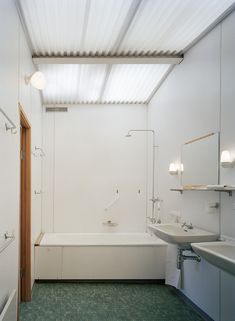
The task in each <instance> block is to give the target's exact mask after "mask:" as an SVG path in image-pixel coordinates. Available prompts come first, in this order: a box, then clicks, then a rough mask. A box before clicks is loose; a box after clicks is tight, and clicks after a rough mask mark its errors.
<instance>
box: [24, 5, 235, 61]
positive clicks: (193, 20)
mask: <svg viewBox="0 0 235 321" xmlns="http://www.w3.org/2000/svg"><path fill="white" fill-rule="evenodd" d="M19 1H20V4H21V8H22V12H23V16H24V18H25V23H26V26H27V29H28V32H29V35H30V38H31V42H32V45H33V55H36V56H40V55H62V56H63V55H75V56H76V55H95V54H96V55H110V54H122V55H127V54H136V55H139V54H142V55H144V54H149V55H152V54H158V53H168V54H170V53H179V52H181V51H183V50H184V49H185V48H186V47H187V46H188V45H189V44H190V43H191V42H192V41H193V40H194V39H196V38H197V37H198V36H199V35H200V34H201V33H202V32H203V31H204V30H205V29H206V28H207V27H208V26H210V25H211V24H212V23H213V22H214V21H215V20H216V19H217V18H218V17H219V16H220V15H221V14H222V13H223V12H224V11H225V10H226V9H228V8H229V7H230V6H231V5H232V4H233V3H234V0H19Z"/></svg>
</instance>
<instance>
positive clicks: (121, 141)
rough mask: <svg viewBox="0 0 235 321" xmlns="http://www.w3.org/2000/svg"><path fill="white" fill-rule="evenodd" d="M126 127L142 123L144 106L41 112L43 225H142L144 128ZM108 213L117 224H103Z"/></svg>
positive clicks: (95, 228) (89, 228)
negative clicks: (129, 134) (132, 131)
mask: <svg viewBox="0 0 235 321" xmlns="http://www.w3.org/2000/svg"><path fill="white" fill-rule="evenodd" d="M131 128H146V106H144V105H139V106H130V105H100V106H92V105H89V106H87V105H85V106H77V107H71V108H69V109H68V112H67V113H46V112H44V113H43V132H44V138H43V148H44V150H45V153H46V155H47V156H46V157H45V159H44V162H43V173H44V174H43V231H54V232H103V231H106V232H112V231H115V232H117V231H120V232H130V231H132V232H142V231H145V222H146V170H147V169H146V166H147V162H146V151H147V147H146V134H145V133H136V134H135V135H133V137H132V138H126V137H125V135H126V133H127V131H128V130H129V129H131ZM116 190H118V192H119V195H120V199H119V200H118V201H117V203H116V204H114V205H113V207H111V208H110V209H109V210H108V211H105V210H104V208H105V207H106V206H107V205H108V204H109V203H110V202H112V201H113V200H114V199H115V197H116ZM139 190H140V193H139V192H138V191H139ZM108 219H111V220H112V221H114V222H117V223H118V226H117V227H115V228H107V227H105V226H104V225H103V224H102V223H103V222H104V221H105V220H108Z"/></svg>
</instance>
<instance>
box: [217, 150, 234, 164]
mask: <svg viewBox="0 0 235 321" xmlns="http://www.w3.org/2000/svg"><path fill="white" fill-rule="evenodd" d="M220 163H221V166H222V167H232V166H233V165H234V159H233V157H232V155H231V153H230V152H229V151H228V150H223V151H222V153H221V157H220Z"/></svg>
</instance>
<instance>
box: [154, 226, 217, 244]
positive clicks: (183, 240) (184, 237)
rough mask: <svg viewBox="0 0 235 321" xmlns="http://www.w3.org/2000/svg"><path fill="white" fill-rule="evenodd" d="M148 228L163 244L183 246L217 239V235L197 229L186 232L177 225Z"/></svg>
mask: <svg viewBox="0 0 235 321" xmlns="http://www.w3.org/2000/svg"><path fill="white" fill-rule="evenodd" d="M148 227H149V228H150V230H151V231H152V232H153V233H154V234H156V235H157V236H158V237H159V238H160V239H162V240H164V241H165V242H168V243H173V244H178V245H183V246H184V245H189V244H190V243H193V242H209V241H216V240H217V239H218V237H219V235H218V234H215V233H211V232H208V231H205V230H201V229H198V228H193V229H187V230H186V229H184V228H182V227H181V225H179V224H151V225H149V226H148Z"/></svg>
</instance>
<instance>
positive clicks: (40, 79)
mask: <svg viewBox="0 0 235 321" xmlns="http://www.w3.org/2000/svg"><path fill="white" fill-rule="evenodd" d="M25 83H26V84H27V85H28V84H31V85H32V86H33V87H34V88H36V89H39V90H43V89H44V88H45V86H46V78H45V76H44V74H43V73H42V72H41V71H36V72H34V73H33V74H32V75H31V76H29V77H27V76H26V77H25Z"/></svg>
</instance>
